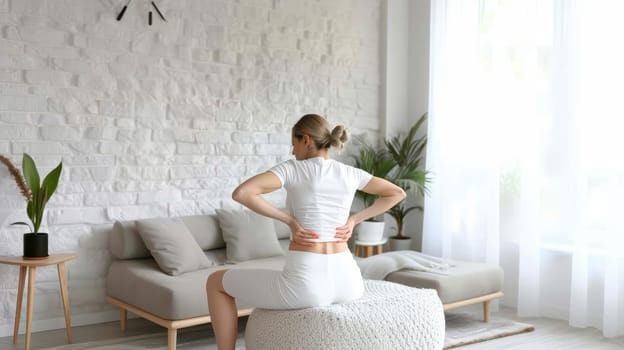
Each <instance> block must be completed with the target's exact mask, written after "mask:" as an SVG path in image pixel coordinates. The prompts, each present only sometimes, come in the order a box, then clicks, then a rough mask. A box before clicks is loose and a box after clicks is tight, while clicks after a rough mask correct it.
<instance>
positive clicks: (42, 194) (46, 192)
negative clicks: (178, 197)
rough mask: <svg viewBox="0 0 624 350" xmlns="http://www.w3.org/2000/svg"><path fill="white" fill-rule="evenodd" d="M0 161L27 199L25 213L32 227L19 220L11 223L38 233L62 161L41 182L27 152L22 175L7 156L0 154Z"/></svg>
mask: <svg viewBox="0 0 624 350" xmlns="http://www.w3.org/2000/svg"><path fill="white" fill-rule="evenodd" d="M0 162H2V163H3V164H5V165H6V166H7V168H8V169H9V172H10V173H11V175H12V176H13V178H14V179H15V182H16V183H17V186H18V187H19V188H20V191H21V192H22V195H24V197H25V198H26V200H27V201H28V204H27V205H26V213H27V214H28V218H29V219H30V222H31V223H32V227H31V226H30V225H29V224H28V223H26V222H21V221H20V222H14V223H12V224H11V225H25V226H28V227H29V228H30V229H31V231H32V233H35V234H36V233H38V232H39V227H40V226H41V222H42V221H43V213H44V211H45V206H46V204H47V203H48V201H49V200H50V197H52V194H54V191H56V187H57V186H58V182H59V178H60V176H61V171H62V169H63V163H62V162H61V163H59V165H58V166H57V167H56V168H54V169H53V170H52V171H50V172H49V173H48V174H47V175H46V177H45V178H44V179H43V182H41V180H40V177H39V171H37V166H36V165H35V161H34V160H33V159H32V157H30V156H29V155H28V154H27V153H24V156H23V159H22V172H23V174H24V176H22V174H20V173H19V171H18V170H17V168H15V166H13V164H12V163H11V161H10V160H9V159H8V158H6V157H4V156H0Z"/></svg>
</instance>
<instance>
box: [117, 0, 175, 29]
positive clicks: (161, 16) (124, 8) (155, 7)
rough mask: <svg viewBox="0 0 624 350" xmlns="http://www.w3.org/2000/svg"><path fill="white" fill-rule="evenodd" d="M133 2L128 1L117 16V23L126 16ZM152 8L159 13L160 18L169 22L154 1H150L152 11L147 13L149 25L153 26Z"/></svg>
mask: <svg viewBox="0 0 624 350" xmlns="http://www.w3.org/2000/svg"><path fill="white" fill-rule="evenodd" d="M131 2H132V0H128V2H127V3H126V5H125V6H124V7H123V8H122V9H121V11H119V13H118V14H117V21H121V19H122V18H123V17H124V15H125V14H126V10H128V6H130V3H131ZM152 8H154V10H156V13H158V16H159V17H160V18H161V19H162V20H163V21H165V22H167V20H166V19H165V16H164V15H163V13H162V11H160V9H159V8H158V6H157V5H156V3H155V2H154V1H150V7H149V9H150V10H149V11H148V13H147V23H148V24H149V25H150V26H151V25H152V10H151V9H152Z"/></svg>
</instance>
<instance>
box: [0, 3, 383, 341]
mask: <svg viewBox="0 0 624 350" xmlns="http://www.w3.org/2000/svg"><path fill="white" fill-rule="evenodd" d="M380 2H381V1H380V0H236V1H235V0H220V1H193V0H176V1H168V2H163V4H162V7H163V11H164V13H165V16H166V17H167V22H166V23H164V22H162V21H161V20H160V19H159V18H158V17H156V18H155V20H154V25H153V26H151V27H150V26H148V25H147V23H146V22H147V19H146V17H147V16H146V12H147V11H146V6H147V5H146V4H148V2H147V1H143V2H142V1H133V2H132V5H131V6H130V8H129V9H128V11H127V12H126V15H125V18H124V19H123V21H121V22H117V21H116V20H115V16H116V14H117V12H118V11H119V10H120V6H122V5H123V4H125V2H119V1H82V0H63V1H58V0H0V153H1V154H3V155H7V156H9V157H10V158H11V159H12V160H13V161H14V162H15V163H16V164H17V165H18V166H19V164H20V162H21V156H22V153H23V152H28V153H30V154H31V155H33V156H34V158H35V160H36V162H37V164H38V165H39V166H40V167H41V168H43V170H44V171H45V172H48V171H49V170H51V169H52V167H53V166H55V165H56V164H57V163H58V162H59V161H61V160H62V161H63V163H64V172H63V176H62V179H61V183H60V186H59V188H58V193H57V195H56V196H55V197H54V198H53V200H52V201H51V202H50V203H49V207H48V210H47V219H46V222H45V224H44V225H43V226H44V229H45V230H46V231H49V232H50V234H51V235H50V251H51V252H63V251H74V252H77V253H78V254H80V256H81V257H80V259H79V260H78V261H76V262H71V263H69V264H68V266H67V269H68V275H69V289H70V303H71V307H72V317H73V319H74V321H75V323H76V322H77V323H89V322H97V321H102V319H98V318H97V317H95V316H94V317H90V315H101V314H103V313H104V314H105V313H106V312H109V311H112V310H113V308H112V307H110V306H108V305H106V304H105V303H104V301H103V297H104V291H105V276H106V269H107V267H108V264H109V263H110V260H111V257H110V254H109V252H108V251H107V235H106V233H107V230H108V229H110V227H111V225H112V223H113V222H114V220H128V219H136V218H146V217H155V216H175V215H192V214H200V213H209V212H213V211H214V209H215V208H218V207H221V206H223V205H232V202H231V199H230V194H231V191H232V189H233V188H234V187H235V186H236V185H237V184H238V183H240V182H241V181H242V180H244V179H245V178H246V177H248V176H250V175H253V174H255V173H257V172H259V171H262V170H265V169H267V168H268V167H270V166H271V165H273V164H275V163H276V162H278V161H281V160H284V159H287V158H289V153H290V126H291V125H292V123H293V122H295V121H296V120H297V119H298V118H299V117H300V116H301V115H302V114H303V113H310V112H314V113H319V114H323V115H327V116H328V117H329V119H330V122H331V123H332V124H337V123H341V124H345V125H347V126H349V127H350V128H351V129H352V131H353V132H354V133H355V134H360V133H365V132H366V133H371V135H373V137H374V138H376V136H377V135H378V131H379V128H380V122H381V121H380V119H379V92H380V63H381V62H380V57H381V54H380V51H379V49H380V45H379V38H380V36H379V34H380ZM0 191H1V192H0V255H17V254H21V239H22V238H21V235H22V233H23V230H22V229H21V228H15V227H10V226H9V225H8V224H9V223H10V222H13V221H23V220H25V205H24V201H23V200H22V198H21V197H20V195H19V192H18V190H17V189H16V187H15V186H14V183H13V181H12V179H11V178H10V177H9V174H8V172H7V170H6V169H5V168H4V167H0ZM270 200H271V201H279V200H281V198H279V196H278V197H276V196H271V197H270ZM17 273H18V271H17V269H16V268H15V267H9V266H3V265H0V336H7V335H9V334H12V333H11V332H12V327H13V317H14V310H15V298H16V290H17ZM56 278H57V277H56V275H55V271H54V269H41V270H40V271H38V276H37V285H36V288H37V289H36V292H35V293H36V302H35V310H34V320H35V321H34V329H35V330H37V329H42V327H44V326H39V325H40V324H44V323H46V322H45V321H46V320H51V319H62V309H61V304H60V297H59V295H58V288H57V279H56ZM24 305H25V303H24ZM22 319H23V318H22ZM46 324H50V322H47V323H46ZM58 327H61V328H62V327H64V324H62V323H59V324H58ZM23 328H24V327H22V329H23Z"/></svg>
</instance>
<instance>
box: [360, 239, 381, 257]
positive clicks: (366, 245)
mask: <svg viewBox="0 0 624 350" xmlns="http://www.w3.org/2000/svg"><path fill="white" fill-rule="evenodd" d="M386 242H388V238H384V239H382V240H381V241H379V242H368V241H358V240H356V241H355V256H359V257H362V258H367V257H369V256H371V255H375V254H381V253H383V245H384V244H386Z"/></svg>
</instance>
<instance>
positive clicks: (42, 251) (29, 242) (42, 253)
mask: <svg viewBox="0 0 624 350" xmlns="http://www.w3.org/2000/svg"><path fill="white" fill-rule="evenodd" d="M47 256H48V234H47V233H41V232H39V233H24V258H30V259H42V258H46V257H47Z"/></svg>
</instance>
